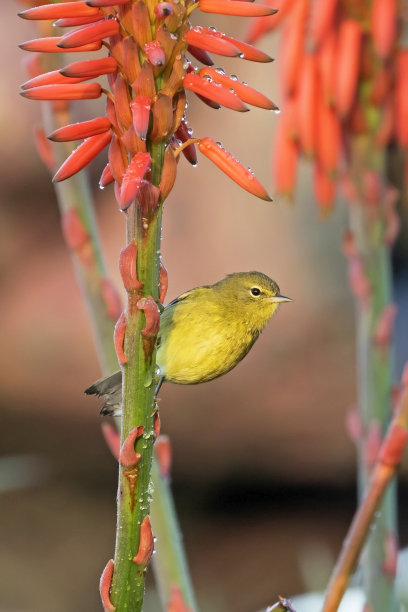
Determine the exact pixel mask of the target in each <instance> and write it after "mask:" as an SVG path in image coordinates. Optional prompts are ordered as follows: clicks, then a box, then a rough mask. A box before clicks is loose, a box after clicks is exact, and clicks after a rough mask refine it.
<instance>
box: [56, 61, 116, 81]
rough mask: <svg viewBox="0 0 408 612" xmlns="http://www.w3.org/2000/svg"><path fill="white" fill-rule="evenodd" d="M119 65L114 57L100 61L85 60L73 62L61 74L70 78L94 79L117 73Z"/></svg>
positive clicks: (61, 70)
mask: <svg viewBox="0 0 408 612" xmlns="http://www.w3.org/2000/svg"><path fill="white" fill-rule="evenodd" d="M117 68H118V63H117V61H116V60H115V58H114V57H102V58H100V59H93V60H84V61H81V62H73V63H72V64H69V65H68V66H65V67H64V68H61V69H60V73H61V74H62V75H64V76H66V77H70V78H81V77H85V78H87V79H93V78H94V77H98V76H101V75H102V74H111V73H112V72H116V70H117Z"/></svg>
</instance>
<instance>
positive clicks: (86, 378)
mask: <svg viewBox="0 0 408 612" xmlns="http://www.w3.org/2000/svg"><path fill="white" fill-rule="evenodd" d="M19 8H20V6H19V5H18V4H17V3H14V2H10V3H5V5H4V7H2V24H3V26H2V36H1V39H0V45H1V53H2V57H3V69H2V78H1V81H0V83H1V97H0V105H1V112H0V131H1V134H2V146H1V151H0V155H1V159H0V179H1V184H2V189H1V194H0V200H1V202H0V204H1V205H0V219H1V223H0V253H1V263H0V265H1V272H2V273H1V280H2V287H1V289H2V299H1V305H0V308H1V322H2V330H1V337H2V351H1V353H0V361H1V367H0V383H1V389H2V393H1V398H2V399H1V402H2V418H1V433H0V436H1V447H0V453H1V455H0V495H1V501H0V507H1V511H0V512H1V519H0V529H1V542H2V545H1V548H0V575H1V577H2V578H1V582H2V585H1V589H0V610H1V611H2V612H3V611H7V612H40V611H41V612H51V611H56V610H58V611H59V612H68V611H69V610H73V609H78V610H88V611H94V610H95V611H97V610H99V609H100V602H99V595H98V590H97V584H98V580H99V576H100V573H101V570H102V568H103V567H104V565H105V563H106V561H107V559H108V558H110V557H111V556H112V554H113V548H114V536H115V533H114V532H115V497H116V480H117V467H116V464H115V461H114V460H113V458H112V457H111V455H110V453H109V451H108V449H107V448H106V445H105V443H104V440H103V438H102V435H101V431H100V423H101V421H100V417H99V405H98V402H97V401H96V400H95V399H94V398H89V397H85V396H84V394H83V390H84V389H85V387H87V386H88V385H89V384H90V383H91V382H92V381H93V380H94V379H96V378H98V377H99V376H100V371H99V369H98V362H97V358H96V355H95V351H94V347H93V341H92V337H91V333H90V329H89V324H88V319H87V313H86V311H85V308H84V304H83V301H82V298H81V295H80V291H79V289H78V286H77V284H76V281H75V277H74V273H73V270H72V266H71V261H70V257H69V254H68V253H67V250H66V248H65V245H64V243H63V240H62V235H61V229H60V224H59V215H58V210H57V205H56V202H55V197H54V193H53V188H52V185H51V181H50V176H49V174H48V173H47V171H46V170H45V168H44V167H43V165H42V163H41V161H40V160H39V158H38V156H37V154H36V151H35V148H34V144H33V140H32V132H33V127H34V126H35V125H36V124H37V123H39V120H40V105H39V103H35V102H29V101H27V100H25V99H23V98H21V97H19V96H18V93H17V92H18V86H19V84H20V83H21V82H24V81H25V80H27V76H26V74H25V73H24V70H23V68H22V67H21V60H22V57H23V55H24V52H22V51H20V50H19V49H18V48H17V43H19V42H22V41H24V40H27V39H30V38H34V37H35V30H34V28H32V26H31V24H30V23H28V22H24V21H22V20H19V19H18V18H17V17H16V12H17V10H19ZM199 19H200V23H201V24H203V25H216V26H217V28H218V29H220V30H224V31H226V32H227V33H228V34H230V35H232V36H236V37H238V38H239V37H243V36H244V33H245V27H246V24H245V20H240V19H238V18H233V19H227V18H224V19H222V18H219V17H217V18H216V19H215V18H213V17H211V16H208V15H207V16H205V15H200V16H199ZM259 46H260V47H261V48H263V49H264V50H265V51H267V52H268V53H271V54H272V55H274V53H275V55H276V46H277V45H276V40H275V38H274V36H268V37H266V38H265V39H264V40H263V43H262V44H261V45H259ZM276 57H277V61H276V62H275V63H272V64H251V63H250V62H244V61H239V60H235V61H234V60H225V61H224V58H223V61H222V65H223V67H224V68H225V69H226V70H228V71H229V72H236V73H238V75H239V77H240V79H241V80H244V81H247V82H248V83H249V84H250V85H252V86H254V87H255V88H258V89H261V90H262V91H263V92H264V93H265V94H266V95H268V96H269V97H271V98H272V99H273V100H274V101H276V102H277V104H279V102H280V100H279V88H278V84H277V77H278V72H279V57H278V56H277V55H276ZM98 104H102V103H100V102H99V101H96V102H95V101H88V102H81V103H80V105H79V106H78V116H79V117H80V118H84V119H85V118H89V117H93V116H96V115H97V114H98V111H99V110H100V111H101V112H102V106H100V107H99V108H98V109H97V108H96V106H98ZM276 122H277V116H276V115H275V114H273V113H268V112H266V111H262V110H260V109H253V110H252V111H251V112H250V113H243V114H239V115H238V114H235V113H234V112H233V111H229V110H226V109H223V110H220V111H214V110H212V109H209V108H208V107H206V106H204V105H202V104H201V103H200V102H198V101H197V100H196V99H193V97H191V99H190V106H189V123H190V125H191V127H193V129H194V134H195V135H196V136H210V137H212V138H214V139H215V140H218V141H222V143H223V145H224V146H225V148H226V149H228V150H229V151H231V152H233V153H234V155H235V156H236V157H237V158H238V159H239V160H240V161H242V162H243V163H244V164H245V165H250V166H251V168H252V169H253V170H254V171H255V172H256V174H257V176H258V177H259V179H260V180H261V181H262V182H263V183H264V184H265V185H266V186H267V187H268V188H269V191H270V192H272V194H273V192H274V188H273V185H272V182H271V178H270V150H271V140H272V137H273V133H274V130H275V126H276ZM105 160H106V158H105V154H102V155H101V156H100V157H99V158H98V159H97V160H96V161H95V162H94V163H93V164H92V167H91V169H90V179H91V185H92V186H93V189H94V195H95V205H96V212H97V216H98V221H99V223H100V231H101V234H102V237H103V242H104V246H105V252H106V260H107V265H108V268H109V271H110V273H111V275H112V277H113V278H114V280H115V283H116V286H117V287H118V289H119V290H121V282H120V280H119V278H118V271H117V261H118V253H119V250H120V248H121V247H122V246H123V244H124V238H125V233H124V229H125V220H124V217H123V215H122V214H120V213H119V212H118V210H117V205H116V203H115V200H114V196H113V191H112V190H111V188H107V189H106V190H105V191H103V192H102V191H99V189H97V184H98V179H99V176H100V172H101V170H102V168H103V167H104V165H105V163H106V161H105ZM310 183H311V177H310V173H309V171H308V167H307V165H306V164H305V165H304V166H303V167H302V169H301V180H300V182H299V185H298V190H297V195H296V203H295V204H294V205H288V203H287V202H284V201H281V200H280V199H279V198H275V201H274V202H272V203H265V202H263V201H260V200H257V199H256V198H254V197H252V196H251V195H249V194H247V193H246V192H244V191H243V190H241V189H240V188H239V187H238V186H236V185H235V184H234V183H232V182H231V181H230V180H229V179H228V178H227V177H225V176H224V175H223V174H221V173H220V172H219V171H218V170H217V168H216V167H215V166H213V165H212V164H211V163H210V162H209V161H208V160H206V159H204V158H200V160H199V165H198V167H197V168H193V167H191V166H189V164H187V162H186V161H185V160H184V158H182V160H181V162H180V164H179V170H178V177H177V182H176V186H175V188H174V190H173V192H172V194H171V196H170V197H169V198H168V200H167V201H166V205H165V214H164V222H163V249H162V252H163V262H164V264H165V266H166V267H167V269H168V272H169V292H168V301H170V300H171V299H173V298H174V297H176V296H177V295H178V294H179V293H181V292H183V291H186V290H188V289H190V288H192V287H195V286H197V285H201V284H209V283H213V282H215V281H217V280H219V279H221V278H222V277H223V276H225V275H226V274H227V273H230V272H235V271H246V270H260V271H263V272H265V273H266V274H268V275H269V276H271V277H272V278H274V279H275V280H276V281H277V282H278V284H279V285H280V288H281V290H282V293H284V294H285V295H288V296H290V297H292V298H293V303H291V304H288V305H284V307H282V308H281V310H280V311H279V313H278V315H277V316H276V317H275V318H274V319H273V320H272V322H271V324H270V325H269V326H268V327H267V329H266V330H265V331H264V333H263V334H262V336H261V338H260V339H259V341H258V342H257V344H256V345H255V347H254V349H253V350H252V351H251V353H250V354H249V355H248V356H247V357H246V358H245V360H244V361H243V362H241V363H240V364H239V365H238V367H237V368H236V369H235V370H234V371H232V372H231V373H230V374H228V375H227V376H225V377H223V378H221V379H219V380H216V381H213V382H211V383H207V384H203V385H201V386H193V387H181V386H176V385H170V384H168V385H164V387H163V388H162V391H161V393H160V396H161V403H160V408H161V418H162V430H163V431H164V432H165V433H167V434H169V436H170V437H171V441H172V448H173V459H174V460H173V468H172V481H173V486H174V494H175V500H176V505H177V508H178V511H179V518H180V522H181V526H182V531H183V535H184V542H185V546H186V550H187V555H188V558H189V561H190V563H191V570H192V575H193V580H194V583H195V587H196V590H197V596H198V600H199V602H200V604H201V608H202V610H203V611H204V612H205V611H209V610H212V611H214V610H216V611H217V612H218V611H219V612H224V611H228V612H229V611H232V610H234V612H249V611H255V610H257V609H260V608H261V607H262V606H264V607H265V606H266V605H267V604H268V603H269V604H272V603H273V602H275V601H276V600H277V595H278V594H282V595H284V596H287V597H289V596H292V595H294V594H296V593H298V592H302V591H304V590H310V589H314V588H324V586H325V583H326V580H327V577H328V574H329V571H330V569H331V566H332V563H333V562H334V559H335V556H336V554H337V552H338V551H339V549H340V546H341V541H342V538H343V536H344V534H345V531H346V529H347V526H348V523H349V521H350V519H351V517H352V513H353V510H354V506H355V449H354V446H353V443H352V442H351V441H350V439H349V437H348V434H347V431H346V427H345V420H346V416H347V413H348V410H349V409H350V408H351V407H352V406H353V403H354V402H355V394H356V387H355V346H354V337H353V333H354V322H353V300H352V298H351V296H350V293H349V289H348V283H347V266H346V262H345V260H344V258H343V255H342V253H341V238H342V234H343V231H344V229H345V228H346V227H347V211H346V207H345V205H344V204H343V203H342V202H341V201H340V200H339V201H338V202H337V205H336V208H335V210H334V213H333V215H332V216H331V217H330V218H329V219H328V220H327V221H325V222H322V221H320V220H319V218H318V213H317V210H316V206H315V204H314V201H313V197H312V195H311V184H310ZM405 239H406V236H405ZM402 244H403V238H400V243H399V245H400V246H398V245H397V253H398V256H397V257H396V259H395V262H394V263H395V280H396V292H397V294H396V301H397V303H398V306H399V314H398V318H397V333H396V340H397V349H396V352H397V357H396V364H395V378H396V380H397V379H398V377H399V375H400V373H401V370H402V366H403V363H404V361H405V360H406V359H407V357H408V350H407V339H408V323H407V317H406V314H405V317H404V310H405V313H406V312H407V310H406V309H407V306H408V304H407V301H408V298H407V286H408V284H407V273H406V269H407V268H406V252H404V249H403V248H402V246H401V245H402ZM406 477H407V473H406V470H405V474H403V482H404V483H406ZM401 489H402V490H401V496H400V507H401V510H402V509H403V508H404V507H405V510H406V508H407V503H408V496H407V494H406V492H404V490H403V487H401ZM406 516H407V512H406V511H405V518H404V516H403V513H402V512H401V544H402V545H407V540H408V522H407V518H406ZM150 578H151V576H150ZM156 609H157V608H156V604H155V600H154V594H153V593H150V592H149V594H148V596H147V605H146V610H148V611H149V610H151V611H154V610H156Z"/></svg>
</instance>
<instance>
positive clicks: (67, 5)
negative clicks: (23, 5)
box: [18, 2, 100, 19]
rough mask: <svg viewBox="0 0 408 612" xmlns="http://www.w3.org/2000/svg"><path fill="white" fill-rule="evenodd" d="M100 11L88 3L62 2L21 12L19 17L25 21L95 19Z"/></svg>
mask: <svg viewBox="0 0 408 612" xmlns="http://www.w3.org/2000/svg"><path fill="white" fill-rule="evenodd" d="M99 14H100V11H99V9H97V8H93V7H91V6H89V5H88V3H86V2H60V3H58V4H45V5H44V6H34V7H33V8H30V9H27V10H26V11H21V12H20V13H18V16H19V17H22V18H23V19H61V18H64V17H93V16H95V15H99Z"/></svg>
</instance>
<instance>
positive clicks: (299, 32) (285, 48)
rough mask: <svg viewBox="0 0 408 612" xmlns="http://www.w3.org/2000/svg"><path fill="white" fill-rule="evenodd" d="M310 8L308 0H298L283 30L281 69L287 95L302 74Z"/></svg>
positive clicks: (293, 88)
mask: <svg viewBox="0 0 408 612" xmlns="http://www.w3.org/2000/svg"><path fill="white" fill-rule="evenodd" d="M308 10H309V2H308V0H297V2H296V3H295V5H294V7H293V9H292V12H291V19H290V23H289V22H288V24H287V25H286V27H285V28H284V31H283V41H282V51H281V56H282V62H281V66H282V68H281V70H282V84H283V90H284V92H285V94H286V95H288V94H291V93H293V91H294V90H295V86H296V84H297V81H298V76H299V74H300V70H301V63H302V57H303V43H304V39H305V27H306V18H307V15H308Z"/></svg>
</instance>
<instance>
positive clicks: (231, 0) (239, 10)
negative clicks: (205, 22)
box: [200, 0, 278, 17]
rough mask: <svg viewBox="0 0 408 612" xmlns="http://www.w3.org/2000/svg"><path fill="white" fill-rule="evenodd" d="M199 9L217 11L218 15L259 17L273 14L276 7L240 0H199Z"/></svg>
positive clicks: (207, 11)
mask: <svg viewBox="0 0 408 612" xmlns="http://www.w3.org/2000/svg"><path fill="white" fill-rule="evenodd" d="M200 10H201V11H202V12H203V13H218V14H219V15H235V16H237V17H261V16H264V15H274V14H275V13H277V12H278V11H277V9H274V8H271V7H270V6H267V5H266V4H251V3H250V2H245V1H242V0H200Z"/></svg>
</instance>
